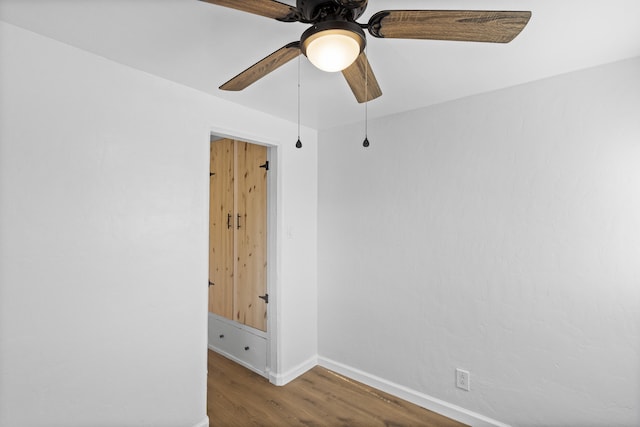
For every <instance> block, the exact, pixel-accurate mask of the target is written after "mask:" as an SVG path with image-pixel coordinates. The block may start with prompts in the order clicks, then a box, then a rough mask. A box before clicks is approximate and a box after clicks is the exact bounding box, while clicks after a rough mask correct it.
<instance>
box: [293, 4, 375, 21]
mask: <svg viewBox="0 0 640 427" xmlns="http://www.w3.org/2000/svg"><path fill="white" fill-rule="evenodd" d="M367 2H368V0H297V1H296V8H297V9H298V10H299V11H300V14H301V15H302V18H303V19H304V20H305V21H307V22H310V23H314V22H319V21H322V20H326V19H327V18H329V19H330V17H338V16H341V17H343V19H346V20H349V21H355V20H356V19H357V18H359V17H360V16H361V15H362V14H363V13H364V11H365V9H366V8H367Z"/></svg>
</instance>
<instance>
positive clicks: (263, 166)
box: [260, 160, 269, 170]
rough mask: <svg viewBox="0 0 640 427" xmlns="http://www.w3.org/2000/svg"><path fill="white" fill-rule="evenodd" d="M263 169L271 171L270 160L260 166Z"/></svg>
mask: <svg viewBox="0 0 640 427" xmlns="http://www.w3.org/2000/svg"><path fill="white" fill-rule="evenodd" d="M260 167H261V168H265V170H269V160H267V161H266V162H264V165H260Z"/></svg>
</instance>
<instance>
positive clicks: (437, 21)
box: [369, 10, 531, 43]
mask: <svg viewBox="0 0 640 427" xmlns="http://www.w3.org/2000/svg"><path fill="white" fill-rule="evenodd" d="M529 18H531V12H502V11H491V10H384V11H381V12H378V13H376V14H375V15H373V16H372V17H371V19H370V20H369V32H370V33H371V35H372V36H374V37H388V38H397V39H431V40H455V41H471V42H492V43H509V42H510V41H511V40H513V39H514V38H515V37H516V36H517V35H518V34H520V31H522V29H523V28H524V27H525V25H527V22H529Z"/></svg>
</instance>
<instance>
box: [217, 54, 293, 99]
mask: <svg viewBox="0 0 640 427" xmlns="http://www.w3.org/2000/svg"><path fill="white" fill-rule="evenodd" d="M298 55H300V42H291V43H289V44H288V45H286V46H283V47H281V48H280V49H278V50H276V51H275V52H273V53H272V54H271V55H269V56H267V57H266V58H263V59H261V60H260V61H258V62H256V63H255V64H253V65H252V66H251V67H249V68H247V69H246V70H244V71H243V72H241V73H240V74H238V75H237V76H235V77H234V78H232V79H231V80H229V81H228V82H226V83H225V84H223V85H222V86H220V89H222V90H232V91H238V90H242V89H244V88H246V87H247V86H249V85H251V84H252V83H255V82H256V81H258V80H260V79H261V78H263V77H264V76H266V75H267V74H269V73H270V72H272V71H274V70H276V69H277V68H279V67H281V66H282V65H284V64H286V63H287V62H289V61H291V60H292V59H294V58H296V57H297V56H298Z"/></svg>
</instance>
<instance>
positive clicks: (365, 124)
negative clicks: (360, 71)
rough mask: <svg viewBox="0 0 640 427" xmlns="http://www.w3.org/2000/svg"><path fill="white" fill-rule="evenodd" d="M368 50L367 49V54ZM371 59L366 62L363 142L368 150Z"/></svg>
mask: <svg viewBox="0 0 640 427" xmlns="http://www.w3.org/2000/svg"><path fill="white" fill-rule="evenodd" d="M366 51H367V48H366V47H365V52H366ZM368 91H369V59H367V60H365V62H364V141H362V146H363V147H365V148H367V147H368V146H369V137H368V135H367V131H368V123H369V117H368V116H369V112H368V106H369V93H368Z"/></svg>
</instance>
